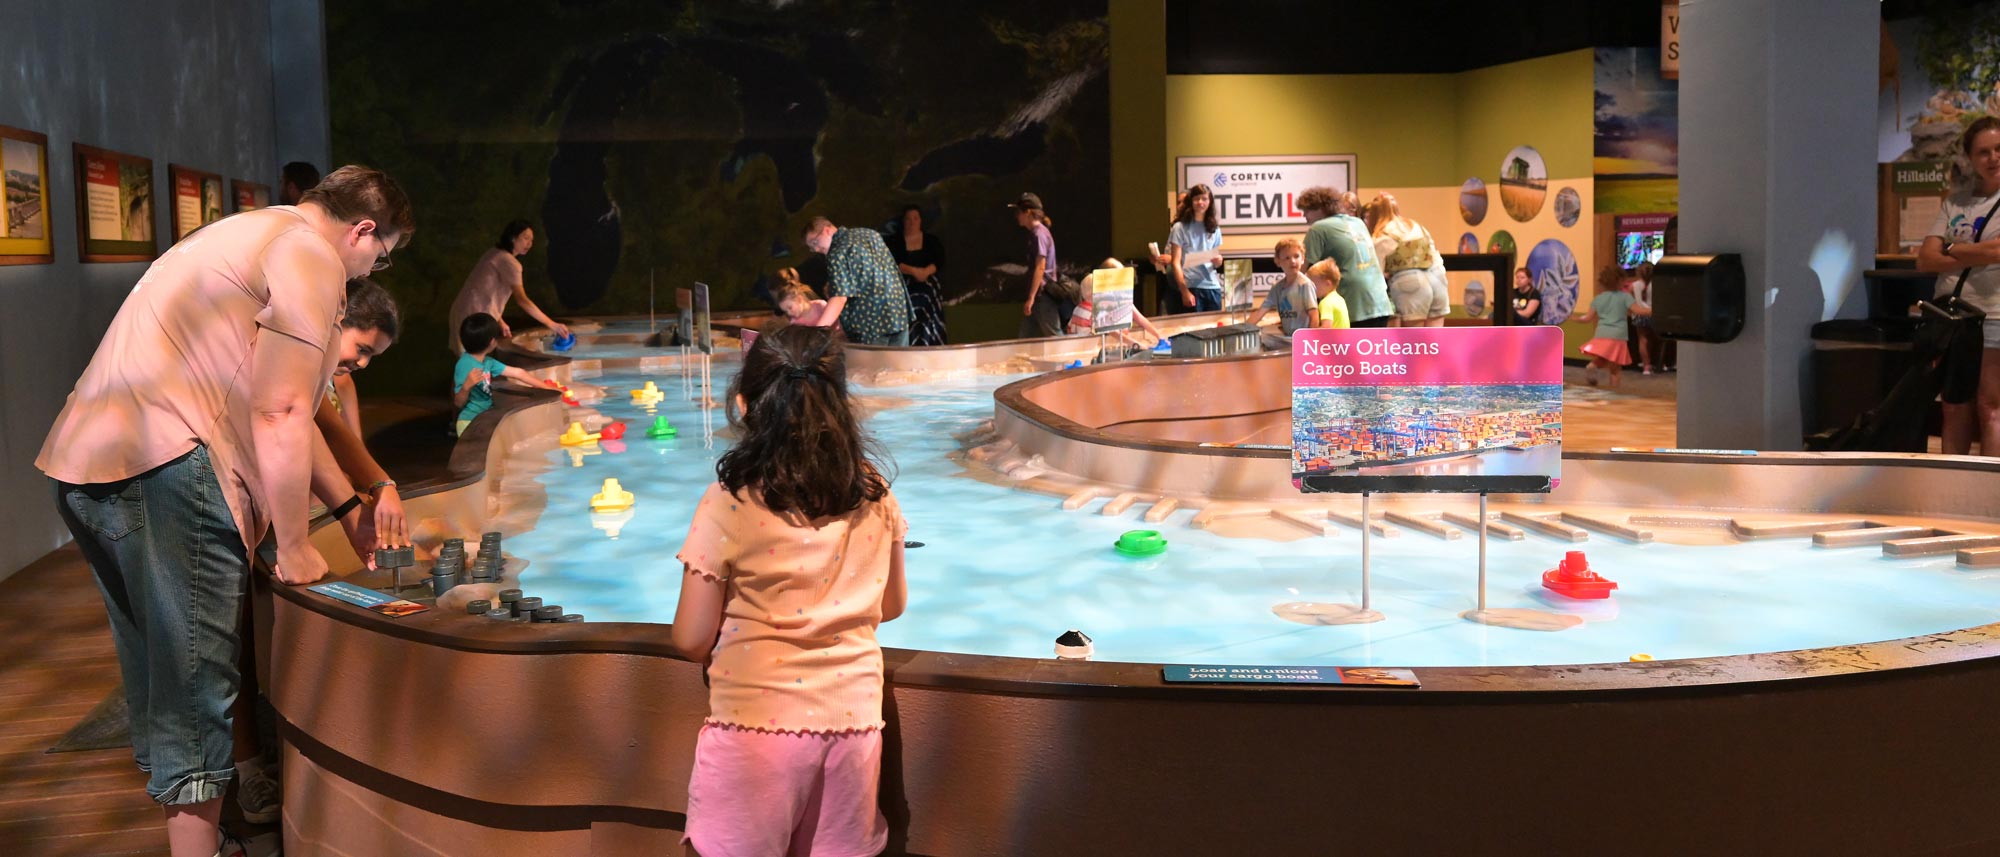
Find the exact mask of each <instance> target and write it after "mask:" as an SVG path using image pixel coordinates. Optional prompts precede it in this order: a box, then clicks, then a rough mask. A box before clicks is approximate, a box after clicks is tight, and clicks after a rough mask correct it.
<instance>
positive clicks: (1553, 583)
mask: <svg viewBox="0 0 2000 857" xmlns="http://www.w3.org/2000/svg"><path fill="white" fill-rule="evenodd" d="M1542 586H1543V587H1544V588H1547V589H1552V590H1555V592H1556V593H1558V594H1560V595H1566V596H1569V597H1571V598H1610V597H1611V590H1613V589H1617V588H1618V583H1617V582H1616V581H1612V580H1606V579H1605V578H1604V577H1603V576H1602V575H1599V574H1598V573H1597V572H1594V571H1591V570H1590V560H1588V559H1585V558H1584V556H1583V551H1570V552H1568V553H1565V554H1563V558H1562V564H1561V565H1558V566H1556V567H1555V568H1551V569H1549V570H1548V571H1544V572H1542Z"/></svg>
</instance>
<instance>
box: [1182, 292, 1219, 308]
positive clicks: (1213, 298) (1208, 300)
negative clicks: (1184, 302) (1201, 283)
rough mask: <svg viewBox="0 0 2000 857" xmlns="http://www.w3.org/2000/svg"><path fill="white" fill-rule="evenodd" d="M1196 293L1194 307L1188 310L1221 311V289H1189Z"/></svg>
mask: <svg viewBox="0 0 2000 857" xmlns="http://www.w3.org/2000/svg"><path fill="white" fill-rule="evenodd" d="M1188 291H1190V292H1193V293H1194V309H1191V310H1188V312H1219V311H1221V309H1222V290H1221V289H1188Z"/></svg>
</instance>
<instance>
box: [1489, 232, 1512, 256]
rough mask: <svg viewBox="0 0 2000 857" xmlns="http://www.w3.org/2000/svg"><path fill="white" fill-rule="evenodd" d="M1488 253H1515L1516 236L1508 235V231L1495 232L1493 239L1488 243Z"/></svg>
mask: <svg viewBox="0 0 2000 857" xmlns="http://www.w3.org/2000/svg"><path fill="white" fill-rule="evenodd" d="M1486 252H1488V253H1512V252H1514V236H1513V235H1511V234H1508V232H1507V230H1505V229H1501V230H1499V231H1496V232H1494V233H1493V238H1492V239H1491V240H1489V241H1487V242H1486Z"/></svg>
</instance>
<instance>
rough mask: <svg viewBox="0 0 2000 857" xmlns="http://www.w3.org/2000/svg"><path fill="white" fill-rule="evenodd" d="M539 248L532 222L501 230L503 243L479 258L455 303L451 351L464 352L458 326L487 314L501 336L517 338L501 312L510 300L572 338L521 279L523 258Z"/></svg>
mask: <svg viewBox="0 0 2000 857" xmlns="http://www.w3.org/2000/svg"><path fill="white" fill-rule="evenodd" d="M533 246H535V230H534V228H533V227H531V226H529V225H528V221H525V220H516V221H514V222H512V223H509V224H507V228H505V229H502V230H500V240H499V241H498V242H496V243H495V244H494V245H493V249H491V250H488V251H486V255H484V256H481V257H479V263H478V264H476V265H473V266H472V273H471V274H469V275H467V276H466V278H465V285H463V286H460V287H459V289H458V299H457V300H455V301H452V304H451V329H450V332H449V334H448V335H447V336H446V337H445V339H447V340H448V341H450V342H451V351H452V353H453V354H457V353H459V352H460V351H462V350H464V349H463V347H462V346H460V345H459V344H458V325H459V322H462V321H464V320H465V317H466V316H469V315H472V314H474V313H481V312H483V313H486V314H487V315H490V316H493V317H494V318H498V319H503V320H502V321H501V322H500V336H501V337H502V338H505V337H509V336H513V335H514V331H513V330H511V329H509V328H508V327H507V322H506V321H505V320H504V318H503V316H502V315H501V313H503V312H505V311H506V309H507V301H508V300H509V299H512V300H514V301H517V302H519V303H520V304H521V309H522V310H523V311H525V312H527V314H528V317H529V318H532V319H534V320H536V321H539V322H541V323H542V325H543V326H544V327H547V328H548V329H549V330H552V331H554V332H555V335H556V336H558V337H566V336H568V335H569V326H568V325H565V324H563V323H561V322H558V321H556V320H555V319H552V318H549V316H548V314H547V313H544V312H542V308H541V307H538V306H535V302H534V301H532V300H529V298H528V285H527V283H526V282H525V281H524V280H523V278H522V276H521V259H520V257H522V256H526V255H527V254H528V248H530V247H533Z"/></svg>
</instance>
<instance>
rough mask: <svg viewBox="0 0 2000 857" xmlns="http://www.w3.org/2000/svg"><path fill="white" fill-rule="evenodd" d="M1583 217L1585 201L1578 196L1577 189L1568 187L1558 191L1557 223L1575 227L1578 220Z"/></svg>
mask: <svg viewBox="0 0 2000 857" xmlns="http://www.w3.org/2000/svg"><path fill="white" fill-rule="evenodd" d="M1582 215H1583V199H1582V198H1581V197H1579V196H1577V193H1576V188H1573V187H1566V188H1563V189H1562V190H1559V191H1556V222H1557V223H1560V224H1562V225H1564V226H1575V225H1576V219H1577V218H1578V217H1580V216H1582Z"/></svg>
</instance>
